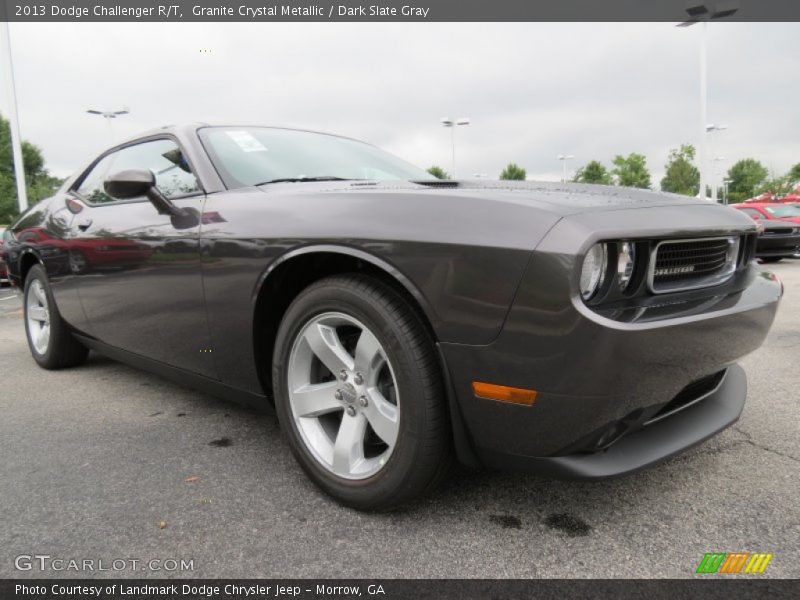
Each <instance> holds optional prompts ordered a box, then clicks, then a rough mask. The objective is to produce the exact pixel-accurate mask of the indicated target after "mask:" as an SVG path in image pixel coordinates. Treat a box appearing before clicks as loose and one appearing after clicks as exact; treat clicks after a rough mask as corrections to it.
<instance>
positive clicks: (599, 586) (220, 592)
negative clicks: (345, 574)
mask: <svg viewBox="0 0 800 600" xmlns="http://www.w3.org/2000/svg"><path fill="white" fill-rule="evenodd" d="M643 566H645V565H643ZM797 597H800V585H799V584H798V580H786V579H784V580H765V579H760V578H759V577H758V576H747V575H743V576H735V577H732V578H729V579H716V578H714V579H708V578H705V577H704V576H698V578H696V579H682V580H669V579H652V580H621V579H600V580H596V579H595V580H592V579H578V580H568V579H547V580H537V579H526V580H521V579H512V580H507V579H505V580H504V579H477V580H476V579H406V580H400V579H383V580H381V579H319V580H312V579H284V580H281V579H244V580H222V579H219V580H216V579H203V580H197V579H194V580H188V579H180V580H176V579H164V580H157V579H152V580H147V579H140V580H132V579H128V580H123V579H114V580H112V579H105V580H104V579H59V580H55V579H50V580H48V579H29V580H21V579H20V580H13V579H4V580H0V598H3V600H11V599H14V600H23V599H25V598H28V599H31V600H34V599H35V600H85V599H90V598H93V599H96V600H107V599H111V598H124V599H127V600H198V599H201V598H202V599H205V600H238V599H246V600H357V599H365V598H366V599H370V598H371V599H374V600H418V599H425V598H435V599H436V600H445V599H450V598H453V599H457V600H472V599H476V600H478V599H480V600H493V599H497V600H523V599H525V600H527V599H529V598H537V599H539V598H541V599H553V600H563V599H569V598H614V599H615V600H617V599H619V598H641V599H646V600H656V599H658V598H668V599H669V600H675V599H676V598H704V599H705V598H709V599H716V598H718V599H720V600H735V599H738V598H770V599H773V598H797Z"/></svg>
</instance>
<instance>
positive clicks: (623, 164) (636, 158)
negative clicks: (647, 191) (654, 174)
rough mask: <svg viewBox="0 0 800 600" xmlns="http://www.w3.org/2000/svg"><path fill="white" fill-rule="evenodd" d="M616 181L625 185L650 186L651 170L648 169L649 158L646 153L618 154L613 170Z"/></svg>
mask: <svg viewBox="0 0 800 600" xmlns="http://www.w3.org/2000/svg"><path fill="white" fill-rule="evenodd" d="M611 174H612V175H613V176H614V181H615V183H616V184H617V185H621V186H623V187H635V188H649V187H650V171H648V170H647V159H646V158H645V156H644V154H637V153H636V152H632V153H631V154H629V155H628V156H622V155H621V154H618V155H617V156H615V157H614V168H613V169H612V170H611Z"/></svg>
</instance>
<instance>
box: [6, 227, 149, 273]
mask: <svg viewBox="0 0 800 600" xmlns="http://www.w3.org/2000/svg"><path fill="white" fill-rule="evenodd" d="M17 240H19V241H20V242H27V243H29V244H34V245H37V246H38V245H41V246H42V247H43V252H46V253H47V254H48V256H49V257H50V258H51V259H52V260H54V262H56V263H57V262H65V265H64V266H65V267H66V268H68V269H69V270H70V271H72V272H74V273H82V272H85V271H87V270H90V269H102V268H104V267H106V266H111V267H116V268H119V267H133V266H137V265H140V264H142V263H144V262H146V261H147V260H148V258H150V255H151V254H152V249H151V248H150V246H148V245H147V244H146V243H143V242H140V241H138V240H124V239H112V238H103V237H98V238H94V239H83V240H69V241H68V240H63V239H58V238H56V237H54V236H52V235H51V234H50V233H48V232H47V231H45V230H44V229H43V228H41V227H30V228H28V229H23V230H22V231H21V232H19V233H18V234H17ZM59 259H63V260H61V261H59Z"/></svg>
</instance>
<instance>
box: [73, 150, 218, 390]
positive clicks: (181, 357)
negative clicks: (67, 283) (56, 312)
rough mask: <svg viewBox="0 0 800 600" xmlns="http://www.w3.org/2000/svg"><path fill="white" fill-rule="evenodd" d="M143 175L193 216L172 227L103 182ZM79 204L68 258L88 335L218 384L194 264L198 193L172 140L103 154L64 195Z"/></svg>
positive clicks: (148, 207) (139, 202)
mask: <svg viewBox="0 0 800 600" xmlns="http://www.w3.org/2000/svg"><path fill="white" fill-rule="evenodd" d="M128 169H148V170H150V171H152V172H153V174H154V175H155V178H156V187H158V189H159V190H160V191H161V193H162V194H163V195H164V196H165V197H167V198H168V199H169V200H170V201H172V202H173V203H174V204H175V205H176V206H178V207H180V208H183V209H187V210H188V211H189V212H190V213H191V214H192V215H196V216H197V218H194V219H188V220H187V219H183V220H180V222H176V221H175V220H174V219H172V218H171V217H170V216H169V215H162V214H159V213H158V211H157V210H156V208H155V207H154V206H153V205H152V204H151V203H150V202H149V201H148V200H147V199H146V198H144V197H142V198H136V199H132V200H125V201H119V200H116V199H115V198H112V197H110V196H109V195H108V194H106V192H105V189H104V187H103V182H104V181H105V179H106V178H107V177H108V176H110V175H112V174H114V173H118V172H120V171H124V170H128ZM71 194H73V196H74V198H75V199H77V200H78V201H79V202H81V203H82V205H83V207H84V208H83V210H81V211H80V213H79V214H78V215H76V218H75V219H74V220H73V226H72V240H71V252H72V255H73V258H72V260H73V270H75V271H77V272H78V282H79V284H78V292H79V295H80V299H81V303H82V305H83V307H84V311H85V313H86V315H87V319H88V323H89V330H90V333H91V334H92V335H93V336H95V337H96V338H98V339H99V340H100V341H102V342H105V343H106V344H110V345H112V346H114V347H117V348H121V349H123V350H127V351H129V352H133V353H135V354H139V355H142V356H145V357H148V358H154V359H156V360H159V361H162V362H164V363H167V364H169V365H172V366H175V367H179V368H182V369H186V370H189V371H192V372H194V373H199V374H202V375H206V376H209V377H216V373H215V370H214V367H213V363H212V360H211V356H210V353H209V333H208V324H207V321H206V314H205V307H204V300H203V285H202V276H201V267H200V253H199V235H200V218H199V215H200V214H201V212H202V208H203V202H204V199H205V195H204V193H203V191H202V187H201V185H200V182H199V181H198V179H197V177H196V176H195V174H194V170H193V169H192V168H191V166H190V165H189V163H188V160H187V159H186V157H185V155H184V153H183V151H182V149H181V147H180V146H179V144H178V142H177V140H175V139H174V138H171V137H165V138H156V139H148V140H144V141H139V142H136V143H133V144H131V145H128V146H125V147H123V148H120V149H117V150H114V151H112V152H110V153H107V154H106V155H105V156H103V157H101V158H100V159H99V160H98V161H96V163H95V164H94V165H93V166H92V167H91V168H90V169H88V170H87V172H86V173H85V174H84V175H83V176H82V177H81V178H79V179H78V180H77V181H76V184H75V185H74V186H73V188H72V190H71Z"/></svg>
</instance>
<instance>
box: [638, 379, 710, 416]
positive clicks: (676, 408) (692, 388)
mask: <svg viewBox="0 0 800 600" xmlns="http://www.w3.org/2000/svg"><path fill="white" fill-rule="evenodd" d="M724 378H725V370H724V369H723V370H722V371H719V372H717V373H714V374H713V375H709V376H708V377H703V378H702V379H698V380H697V381H693V382H692V383H690V384H689V385H687V386H686V387H685V388H683V389H682V390H681V391H680V392H678V394H677V395H676V396H675V397H674V398H673V399H672V400H670V401H669V402H667V403H666V404H665V405H664V406H663V407H661V409H660V410H659V411H658V412H657V413H656V414H654V415H653V416H652V417H650V419H648V420H647V421H645V425H652V424H653V423H655V422H656V421H660V420H661V419H664V418H666V417H668V416H670V415H674V414H675V413H676V412H680V411H682V410H684V409H686V408H689V407H690V406H692V405H693V404H695V403H697V402H700V401H701V400H703V399H704V398H706V397H707V396H709V395H710V394H711V393H713V392H715V391H716V390H717V388H719V386H720V384H722V380H723V379H724Z"/></svg>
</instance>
